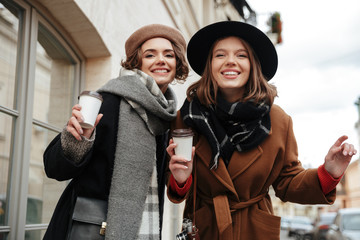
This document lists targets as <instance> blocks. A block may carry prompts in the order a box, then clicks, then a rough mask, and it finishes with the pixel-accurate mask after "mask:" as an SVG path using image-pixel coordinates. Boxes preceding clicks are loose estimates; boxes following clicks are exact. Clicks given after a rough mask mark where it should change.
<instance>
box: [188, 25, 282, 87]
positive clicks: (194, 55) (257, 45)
mask: <svg viewBox="0 0 360 240" xmlns="http://www.w3.org/2000/svg"><path fill="white" fill-rule="evenodd" d="M227 36H236V37H239V38H241V39H243V40H245V41H246V42H247V43H248V44H250V46H251V47H252V48H253V50H254V51H255V54H256V56H257V57H258V59H259V61H260V65H261V69H262V73H263V75H264V76H265V78H266V79H267V80H270V79H271V78H272V77H273V76H274V75H275V73H276V70H277V66H278V56H277V53H276V49H275V47H274V44H273V43H272V42H271V40H270V39H269V38H268V37H267V36H266V34H265V33H263V32H262V31H261V30H259V29H258V28H256V27H254V26H252V25H250V24H247V23H243V22H236V21H223V22H217V23H214V24H210V25H208V26H206V27H204V28H202V29H200V30H199V31H198V32H197V33H195V34H194V36H192V38H191V39H190V41H189V44H188V49H187V58H188V61H189V64H190V66H191V68H192V69H193V70H194V71H195V72H196V73H197V74H199V75H200V76H201V75H202V74H203V72H204V68H205V64H206V59H207V57H208V54H209V52H210V49H211V47H212V45H213V44H214V42H215V41H216V40H217V39H219V38H224V37H227Z"/></svg>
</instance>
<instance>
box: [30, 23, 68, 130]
mask: <svg viewBox="0 0 360 240" xmlns="http://www.w3.org/2000/svg"><path fill="white" fill-rule="evenodd" d="M74 81H75V62H74V60H73V59H72V58H71V57H70V55H69V54H68V53H67V51H66V50H65V48H64V47H62V45H61V44H60V43H59V42H58V41H57V39H56V38H55V37H54V36H53V34H51V33H50V32H49V31H48V30H47V29H46V28H45V27H44V26H43V25H42V24H39V31H38V43H37V46H36V69H35V89H34V111H33V117H34V119H36V120H40V121H42V122H46V123H49V124H51V125H54V126H56V127H59V128H62V127H63V126H64V124H65V123H66V122H67V121H68V118H69V116H70V113H71V107H72V99H73V98H72V96H73V94H74V90H73V89H74Z"/></svg>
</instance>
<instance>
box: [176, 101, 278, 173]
mask: <svg viewBox="0 0 360 240" xmlns="http://www.w3.org/2000/svg"><path fill="white" fill-rule="evenodd" d="M216 101H217V103H216V104H215V105H210V106H209V107H205V106H204V105H202V104H201V103H200V101H199V99H198V98H197V97H195V98H194V99H193V100H192V101H191V102H189V101H188V100H185V102H184V105H183V106H182V108H181V110H180V112H181V116H182V118H183V121H184V123H185V124H186V125H188V126H189V127H192V128H194V129H195V130H196V131H197V132H199V133H200V134H202V135H204V136H205V137H206V139H208V142H209V144H210V147H211V150H212V159H211V162H210V169H216V168H217V167H218V161H219V157H222V159H223V160H224V163H225V165H226V166H228V165H229V161H230V158H231V156H232V154H233V152H234V151H235V150H237V151H239V152H242V151H246V150H249V149H251V148H254V147H256V146H258V145H259V144H260V143H261V142H262V141H263V140H264V139H265V138H266V137H267V136H268V135H269V132H270V128H271V122H270V115H269V112H270V106H269V105H267V104H266V103H260V104H254V103H253V102H251V101H248V102H235V103H229V102H227V101H226V100H225V99H223V98H222V97H221V96H220V94H219V95H218V97H217V100H216Z"/></svg>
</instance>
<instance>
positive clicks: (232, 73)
mask: <svg viewBox="0 0 360 240" xmlns="http://www.w3.org/2000/svg"><path fill="white" fill-rule="evenodd" d="M224 75H238V73H237V72H224Z"/></svg>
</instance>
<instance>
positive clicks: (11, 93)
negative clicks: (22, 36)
mask: <svg viewBox="0 0 360 240" xmlns="http://www.w3.org/2000/svg"><path fill="white" fill-rule="evenodd" d="M9 9H10V10H11V11H10V10H9ZM19 14H20V13H19V12H18V11H17V10H15V9H12V8H5V7H4V6H3V5H2V4H1V3H0V43H1V44H0V106H4V107H7V108H11V109H12V108H13V107H14V99H15V75H16V62H17V61H16V55H17V44H18V31H19V20H18V16H19Z"/></svg>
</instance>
